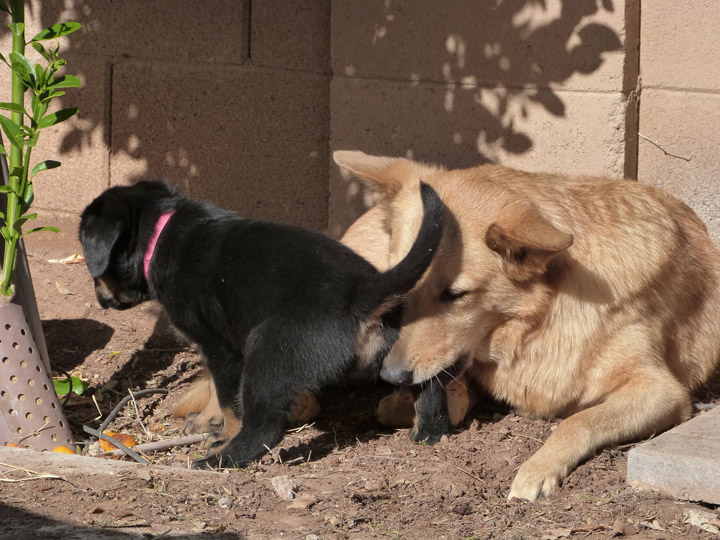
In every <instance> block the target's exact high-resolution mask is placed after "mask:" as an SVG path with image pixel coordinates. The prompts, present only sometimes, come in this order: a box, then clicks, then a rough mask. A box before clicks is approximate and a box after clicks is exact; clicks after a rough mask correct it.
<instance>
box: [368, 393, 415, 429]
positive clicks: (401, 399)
mask: <svg viewBox="0 0 720 540" xmlns="http://www.w3.org/2000/svg"><path fill="white" fill-rule="evenodd" d="M377 415H378V421H379V422H380V423H381V424H382V425H383V426H386V427H392V428H407V427H411V426H412V425H413V423H414V422H415V397H414V396H413V395H412V393H411V392H410V391H409V390H406V389H403V390H396V391H395V392H393V393H392V394H390V395H389V396H385V397H384V398H382V399H381V400H380V403H379V404H378V408H377Z"/></svg>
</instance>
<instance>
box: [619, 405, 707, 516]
mask: <svg viewBox="0 0 720 540" xmlns="http://www.w3.org/2000/svg"><path fill="white" fill-rule="evenodd" d="M627 480H628V482H634V481H638V482H642V483H644V484H648V485H650V486H654V487H657V488H658V489H660V490H661V491H664V492H666V493H669V494H671V495H673V496H675V497H678V498H680V499H686V500H690V501H704V502H708V503H711V504H720V407H718V408H715V409H713V410H711V411H708V412H705V413H702V414H700V415H699V416H697V417H695V418H693V419H692V420H690V421H689V422H685V423H684V424H681V425H679V426H677V427H676V428H674V429H671V430H670V431H668V432H666V433H663V434H662V435H660V436H659V437H657V438H655V439H652V440H650V441H647V442H645V443H643V444H641V445H638V446H636V447H635V448H633V449H632V450H630V452H629V453H628V467H627Z"/></svg>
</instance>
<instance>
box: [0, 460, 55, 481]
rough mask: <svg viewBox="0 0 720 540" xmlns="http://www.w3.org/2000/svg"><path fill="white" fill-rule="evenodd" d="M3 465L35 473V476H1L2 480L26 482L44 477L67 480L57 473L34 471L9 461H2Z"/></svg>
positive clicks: (27, 472)
mask: <svg viewBox="0 0 720 540" xmlns="http://www.w3.org/2000/svg"><path fill="white" fill-rule="evenodd" d="M0 465H2V466H3V467H9V468H11V469H15V470H16V471H22V472H24V473H26V474H30V475H35V476H29V477H27V478H18V479H13V478H0V482H24V481H25V480H41V479H43V478H51V479H56V480H65V479H64V478H63V477H62V476H58V475H56V474H48V473H40V472H37V471H32V470H30V469H26V468H25V467H17V466H15V465H10V464H9V463H0Z"/></svg>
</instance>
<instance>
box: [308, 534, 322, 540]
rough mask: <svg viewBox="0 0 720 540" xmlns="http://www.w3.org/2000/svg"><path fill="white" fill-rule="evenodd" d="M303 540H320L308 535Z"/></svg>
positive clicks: (315, 535) (316, 536)
mask: <svg viewBox="0 0 720 540" xmlns="http://www.w3.org/2000/svg"><path fill="white" fill-rule="evenodd" d="M305 540H320V537H319V536H318V535H317V534H308V535H307V536H306V537H305Z"/></svg>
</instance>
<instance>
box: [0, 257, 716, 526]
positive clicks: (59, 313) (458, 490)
mask: <svg viewBox="0 0 720 540" xmlns="http://www.w3.org/2000/svg"><path fill="white" fill-rule="evenodd" d="M66 255H70V253H67V254H66ZM47 258H48V257H47V256H34V257H30V265H31V269H32V273H33V278H34V283H35V290H36V295H37V298H38V304H39V308H40V313H41V318H42V320H43V327H44V330H45V334H46V340H47V343H48V348H49V351H50V356H51V359H52V363H53V367H54V368H55V369H57V370H64V371H66V372H70V373H72V374H74V375H78V376H80V377H82V378H84V379H86V380H87V382H88V383H89V385H90V387H89V389H88V390H87V391H86V392H85V393H84V394H83V395H82V396H79V397H78V396H73V397H72V399H71V400H70V401H69V402H68V403H67V404H66V405H65V411H66V414H67V415H68V417H69V418H70V419H71V420H72V421H74V422H76V423H78V424H86V425H88V426H91V427H93V428H97V427H98V426H99V425H100V423H101V422H102V420H103V419H104V417H105V416H106V415H107V414H108V413H109V412H110V411H111V410H112V409H113V408H114V407H115V405H116V404H117V403H118V402H119V401H120V400H121V399H122V398H123V397H125V396H127V395H128V390H138V389H144V388H166V389H169V390H170V393H169V394H154V395H150V396H146V397H141V398H137V399H136V403H133V402H132V401H131V402H130V403H129V404H128V405H127V406H126V407H125V408H124V409H123V411H122V412H121V413H120V414H119V415H118V416H117V417H116V419H115V420H114V421H113V422H112V424H111V426H110V429H111V430H113V431H115V432H122V433H127V434H130V435H132V436H133V437H134V438H135V439H136V440H137V442H138V443H143V442H148V441H154V440H161V439H169V438H174V437H179V436H181V435H182V429H183V421H182V420H179V419H174V418H172V417H171V411H172V408H173V405H174V404H175V403H176V402H177V400H178V398H179V397H180V396H181V395H182V394H183V392H184V391H185V390H186V388H187V387H188V385H189V383H190V381H191V380H192V378H193V376H194V375H195V374H196V373H197V371H198V370H199V367H200V363H201V360H200V357H199V355H198V353H197V352H196V350H195V349H194V347H193V346H192V345H191V344H187V343H183V342H182V341H181V340H179V338H178V337H177V336H176V335H174V334H173V332H172V331H171V330H169V329H168V327H167V325H166V324H165V323H164V322H163V318H162V317H161V316H159V314H160V310H159V308H158V307H157V306H155V305H152V304H147V305H143V306H139V307H137V308H134V309H132V310H130V311H125V312H117V311H105V310H102V309H101V308H100V307H99V306H98V305H97V303H96V301H95V298H94V293H93V287H92V282H91V279H90V278H89V276H88V274H87V272H86V270H85V267H84V265H82V264H78V265H64V264H53V263H49V262H48V261H47ZM389 391H390V389H389V388H388V387H387V386H382V385H380V384H378V385H374V386H351V385H350V386H345V387H342V388H335V389H333V390H332V391H327V392H326V393H324V394H322V395H321V396H319V402H320V404H321V406H322V412H321V413H320V415H319V416H318V418H317V419H316V421H315V422H314V423H313V424H312V425H309V426H304V427H301V428H300V429H296V430H294V431H289V432H288V433H287V436H286V437H285V439H284V440H283V441H282V443H281V444H280V445H279V446H278V447H276V448H274V449H273V450H272V452H271V453H270V454H269V455H267V456H266V457H265V458H263V459H262V460H261V461H260V462H258V463H254V464H252V465H250V466H249V467H247V468H246V469H242V470H237V471H232V472H227V473H218V474H217V475H207V474H190V473H185V474H183V475H181V476H177V477H176V476H174V475H172V474H169V473H163V472H158V473H153V474H152V475H148V474H145V475H143V474H138V475H128V476H119V477H99V476H94V475H90V474H87V475H83V474H77V475H74V476H72V477H70V478H64V479H33V480H32V481H29V480H28V481H20V482H14V483H10V482H2V483H0V490H1V491H0V537H2V538H23V539H24V538H63V539H68V538H71V539H72V538H128V539H129V538H160V537H173V538H176V537H181V538H195V537H197V538H199V537H201V536H205V535H207V534H212V533H214V534H215V535H216V536H218V537H220V538H228V539H235V538H248V539H265V538H273V539H275V538H286V539H306V540H313V539H340V538H350V539H354V538H357V539H362V538H392V539H399V538H407V539H416V538H417V539H424V538H447V539H458V540H459V539H495V538H498V539H520V538H538V539H550V540H552V539H556V538H583V539H584V538H587V539H596V538H603V539H605V538H611V537H619V536H635V537H636V538H652V539H671V538H680V537H682V538H689V539H699V538H708V537H713V535H712V534H710V533H708V532H705V531H703V530H701V529H700V528H698V527H696V526H694V525H691V524H690V523H688V520H687V519H686V516H687V513H688V512H689V511H694V510H697V511H701V512H706V513H710V514H715V516H717V514H718V508H716V507H712V506H703V505H698V504H694V503H689V502H682V501H677V500H674V499H672V498H670V497H667V496H664V495H662V494H660V493H657V492H652V491H645V490H642V491H641V490H638V489H636V488H634V487H631V486H629V485H627V484H626V482H625V472H626V464H627V452H628V449H629V446H625V447H622V448H615V449H607V450H604V451H602V452H601V453H599V455H597V456H596V457H594V458H592V459H590V460H588V461H587V462H585V463H584V464H582V465H581V466H580V467H578V468H577V469H576V470H575V471H573V472H572V473H571V474H570V476H569V477H568V478H567V480H566V481H565V483H564V484H563V486H562V487H561V488H560V489H559V490H558V491H557V493H556V494H555V495H554V496H553V497H552V498H550V499H546V500H540V501H538V502H535V503H526V502H520V501H517V500H514V501H511V502H507V500H506V497H507V493H508V490H509V488H510V483H511V481H512V479H513V476H514V474H515V473H516V471H517V469H518V467H519V466H520V464H521V463H522V462H523V461H524V460H526V459H527V458H528V457H530V455H532V454H533V452H535V451H536V450H537V449H538V448H539V447H540V446H541V445H542V442H543V441H544V440H545V439H546V438H547V437H548V435H549V434H550V433H551V432H552V430H553V429H554V428H555V427H556V423H553V422H545V421H539V420H530V419H527V418H522V417H519V416H516V415H515V414H513V413H512V412H511V411H507V410H504V409H503V408H502V407H501V406H499V405H497V404H484V405H483V406H482V407H479V408H477V410H475V411H474V414H473V415H472V417H471V418H469V419H468V420H467V421H466V422H465V423H464V424H463V425H462V426H461V428H460V429H458V430H457V431H456V432H455V433H453V434H452V435H451V436H450V437H449V438H443V440H442V441H441V442H439V443H438V444H436V445H434V446H427V445H422V444H420V445H418V444H416V443H413V442H411V441H410V440H409V438H408V430H395V431H393V430H388V429H385V428H383V427H382V426H381V425H380V424H379V423H378V422H377V419H376V417H375V407H376V405H377V402H378V400H379V398H380V397H382V396H383V395H384V394H386V393H388V392H389ZM696 401H699V402H705V403H708V402H713V403H714V402H719V401H720V377H718V376H716V377H715V379H714V380H713V381H712V382H711V383H710V385H709V386H708V387H706V388H705V389H703V390H702V391H701V392H699V393H698V395H697V396H696ZM75 434H76V436H77V440H78V441H86V440H87V437H88V436H87V435H85V434H83V433H82V431H81V430H79V429H76V430H75ZM203 452H204V449H203V447H202V445H201V444H196V445H193V446H191V447H175V448H173V449H171V450H165V451H161V452H156V453H149V454H145V457H146V458H147V459H149V460H150V461H151V462H152V463H154V464H163V465H171V466H175V467H178V468H183V469H186V468H187V466H188V461H189V460H190V459H192V458H194V457H199V456H200V455H202V454H203ZM95 459H102V458H101V457H98V458H95ZM123 459H126V458H123ZM137 467H138V470H140V469H142V468H143V466H142V465H138V466H137ZM178 470H180V469H178ZM11 476H12V475H11V471H8V470H6V469H4V468H3V467H2V466H0V479H2V478H8V477H11ZM273 479H275V480H274V482H275V483H282V481H283V480H284V481H285V482H286V484H287V483H289V484H290V487H292V488H293V491H294V494H295V495H294V499H292V500H288V499H286V498H283V496H281V495H280V494H279V492H278V491H276V489H274V487H273Z"/></svg>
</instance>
